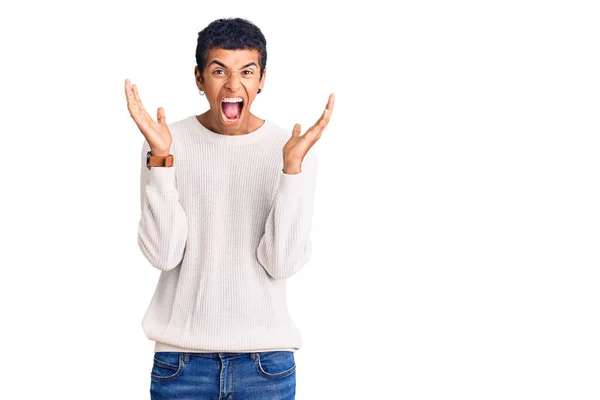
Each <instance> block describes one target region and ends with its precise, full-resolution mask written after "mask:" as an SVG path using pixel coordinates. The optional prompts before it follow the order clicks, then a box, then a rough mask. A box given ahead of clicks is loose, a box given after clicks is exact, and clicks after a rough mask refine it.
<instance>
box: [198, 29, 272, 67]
mask: <svg viewBox="0 0 600 400" xmlns="http://www.w3.org/2000/svg"><path fill="white" fill-rule="evenodd" d="M215 48H220V49H224V50H257V51H258V56H259V57H258V60H259V64H260V79H262V76H263V71H264V70H265V68H266V66H267V40H266V39H265V36H264V35H263V33H262V32H261V31H260V29H259V28H258V27H257V26H256V25H254V24H253V23H252V22H250V21H248V20H246V19H243V18H221V19H217V20H215V21H213V22H211V23H210V24H208V26H207V27H206V28H204V29H202V30H201V31H200V32H198V45H197V46H196V65H198V69H199V70H200V75H202V72H203V71H204V68H205V66H206V61H207V60H206V57H207V55H208V51H209V50H211V49H215Z"/></svg>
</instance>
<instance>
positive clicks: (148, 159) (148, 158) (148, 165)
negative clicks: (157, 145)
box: [146, 151, 152, 169]
mask: <svg viewBox="0 0 600 400" xmlns="http://www.w3.org/2000/svg"><path fill="white" fill-rule="evenodd" d="M150 154H152V151H149V152H148V153H146V167H148V169H150V168H151V167H150Z"/></svg>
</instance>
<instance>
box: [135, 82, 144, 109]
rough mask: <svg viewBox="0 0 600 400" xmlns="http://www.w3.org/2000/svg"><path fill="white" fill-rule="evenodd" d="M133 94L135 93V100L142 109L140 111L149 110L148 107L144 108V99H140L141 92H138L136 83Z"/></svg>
mask: <svg viewBox="0 0 600 400" xmlns="http://www.w3.org/2000/svg"><path fill="white" fill-rule="evenodd" d="M133 94H134V95H135V100H136V102H137V106H138V108H139V110H140V112H142V113H143V112H147V111H146V109H145V108H144V105H143V104H142V99H140V94H139V93H138V88H137V85H136V84H135V83H134V84H133Z"/></svg>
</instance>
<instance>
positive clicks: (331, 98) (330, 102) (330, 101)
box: [325, 93, 335, 114]
mask: <svg viewBox="0 0 600 400" xmlns="http://www.w3.org/2000/svg"><path fill="white" fill-rule="evenodd" d="M333 103H335V95H334V94H333V93H331V94H330V95H329V99H327V106H326V107H325V108H326V109H327V110H329V114H331V112H332V111H333Z"/></svg>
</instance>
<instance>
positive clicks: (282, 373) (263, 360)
mask: <svg viewBox="0 0 600 400" xmlns="http://www.w3.org/2000/svg"><path fill="white" fill-rule="evenodd" d="M257 355H258V356H257V357H256V361H255V365H256V370H257V371H258V373H259V374H261V375H262V376H264V377H266V378H284V377H286V376H288V375H291V374H293V373H294V371H295V370H296V360H295V359H294V352H293V351H264V352H260V353H257Z"/></svg>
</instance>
